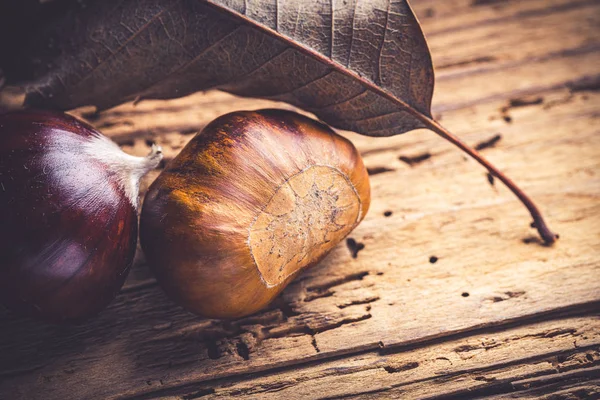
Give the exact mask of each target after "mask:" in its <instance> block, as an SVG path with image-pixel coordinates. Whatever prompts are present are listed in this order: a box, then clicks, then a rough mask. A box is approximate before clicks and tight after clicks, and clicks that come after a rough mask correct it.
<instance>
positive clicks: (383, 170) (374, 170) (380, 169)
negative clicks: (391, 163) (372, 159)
mask: <svg viewBox="0 0 600 400" xmlns="http://www.w3.org/2000/svg"><path fill="white" fill-rule="evenodd" d="M393 171H395V170H394V169H392V168H387V167H373V168H367V173H368V174H369V175H379V174H384V173H386V172H393Z"/></svg>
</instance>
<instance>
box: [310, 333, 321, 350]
mask: <svg viewBox="0 0 600 400" xmlns="http://www.w3.org/2000/svg"><path fill="white" fill-rule="evenodd" d="M310 344H312V347H313V348H314V349H315V351H316V352H317V353H320V352H321V350H320V349H319V346H317V338H316V337H315V335H312V339H311V340H310Z"/></svg>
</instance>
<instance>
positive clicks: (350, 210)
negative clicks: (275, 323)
mask: <svg viewBox="0 0 600 400" xmlns="http://www.w3.org/2000/svg"><path fill="white" fill-rule="evenodd" d="M369 203H370V188H369V179H368V174H367V171H366V169H365V167H364V165H363V162H362V160H361V158H360V155H359V153H358V151H357V150H356V148H355V147H354V146H353V145H352V143H351V142H350V141H348V140H347V139H345V138H343V137H342V136H340V135H338V134H336V133H335V132H333V131H332V130H331V129H330V128H329V127H327V126H325V125H323V124H321V123H319V122H316V121H314V120H312V119H310V118H307V117H304V116H302V115H299V114H296V113H293V112H289V111H282V110H262V111H254V112H235V113H232V114H228V115H225V116H222V117H220V118H218V119H217V120H215V121H213V122H212V123H211V124H209V125H208V126H207V127H206V128H205V129H204V130H203V131H202V132H201V133H199V134H198V135H197V136H196V137H194V138H193V139H192V140H191V142H190V143H189V144H188V145H187V146H186V147H185V148H184V149H183V150H182V151H181V153H180V154H179V155H178V156H177V157H176V158H175V159H174V160H173V161H171V162H170V163H169V164H168V165H167V168H166V169H165V170H164V171H163V172H162V173H161V175H160V176H159V177H158V179H157V180H156V181H155V182H154V183H153V184H152V186H151V187H150V189H149V191H148V194H147V196H146V199H145V201H144V206H143V209H142V215H141V228H140V229H141V230H140V239H141V244H142V248H143V250H144V253H145V255H146V258H147V261H148V264H149V265H150V266H151V267H152V269H153V270H154V271H155V273H156V276H157V279H158V281H159V283H160V284H161V286H162V287H163V288H164V289H165V291H166V292H167V293H168V294H169V295H170V296H171V297H172V298H173V299H174V300H175V301H176V302H177V303H179V304H180V305H182V306H183V307H185V308H186V309H188V310H190V311H192V312H194V313H196V314H198V315H202V316H206V317H212V318H235V317H240V316H244V315H248V314H251V313H254V312H256V311H258V310H260V309H262V308H263V307H265V306H266V305H267V304H269V303H270V302H271V301H272V300H273V299H274V298H275V296H276V295H277V294H278V293H279V292H281V290H283V289H284V288H285V287H286V285H288V284H289V282H291V281H292V280H293V279H294V278H295V277H296V276H297V275H298V274H299V273H300V272H301V271H302V270H304V269H306V268H308V267H310V266H312V265H315V264H316V263H318V262H319V261H320V260H321V259H323V257H325V256H326V255H327V253H328V252H329V251H331V250H332V248H333V247H334V246H335V245H336V244H337V243H339V242H340V241H341V240H342V239H343V238H344V237H345V236H346V235H348V234H349V233H350V232H351V231H352V229H354V228H355V227H356V226H357V225H358V223H359V222H360V221H361V220H362V219H363V218H364V216H365V214H366V212H367V210H368V208H369Z"/></svg>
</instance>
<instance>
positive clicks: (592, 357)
mask: <svg viewBox="0 0 600 400" xmlns="http://www.w3.org/2000/svg"><path fill="white" fill-rule="evenodd" d="M585 358H586V360H588V361H590V362H591V361H594V356H592V355H591V354H590V353H587V354H586V355H585Z"/></svg>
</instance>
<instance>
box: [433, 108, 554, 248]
mask: <svg viewBox="0 0 600 400" xmlns="http://www.w3.org/2000/svg"><path fill="white" fill-rule="evenodd" d="M422 121H423V122H424V123H425V124H426V125H427V128H429V129H430V130H432V131H433V132H435V133H437V134H438V135H439V136H441V137H443V138H444V139H446V140H447V141H449V142H450V143H452V144H453V145H455V146H456V147H458V148H459V149H461V150H462V151H464V152H465V153H467V154H468V155H469V156H471V157H472V158H474V159H475V160H476V161H477V162H478V163H479V164H481V165H483V166H484V167H485V168H486V169H487V170H488V171H489V172H490V174H492V175H493V176H495V177H496V178H498V179H500V180H501V181H502V182H503V183H504V184H505V185H506V187H508V188H509V189H510V190H511V191H512V192H513V193H514V194H515V195H516V196H517V197H518V198H519V200H521V202H522V203H523V205H525V207H527V209H528V210H529V213H530V214H531V216H532V217H533V221H534V224H535V227H536V228H537V230H538V232H539V234H540V236H541V237H542V239H543V241H544V243H545V244H547V245H551V244H553V243H554V242H555V241H556V239H558V235H557V234H555V233H554V232H552V231H551V230H550V228H548V226H547V225H546V222H545V221H544V217H543V216H542V213H541V212H540V210H539V209H538V208H537V206H536V205H535V203H534V202H533V200H531V199H530V198H529V196H527V195H526V194H525V192H523V190H521V188H519V187H518V186H517V184H516V183H514V182H513V181H512V180H511V179H510V178H509V177H507V176H506V175H504V174H503V173H502V172H501V171H500V170H498V169H497V168H496V167H495V166H494V165H493V164H492V163H491V162H489V161H488V160H486V159H485V158H484V157H483V156H482V155H481V154H480V153H479V152H478V151H477V150H475V149H473V148H471V147H470V146H469V145H467V144H466V143H465V142H463V141H462V140H461V139H460V138H458V137H457V136H455V135H454V134H453V133H451V132H450V131H448V130H447V129H446V128H444V127H443V126H441V125H440V124H439V123H438V122H436V121H434V120H433V119H430V118H423V119H422Z"/></svg>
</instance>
